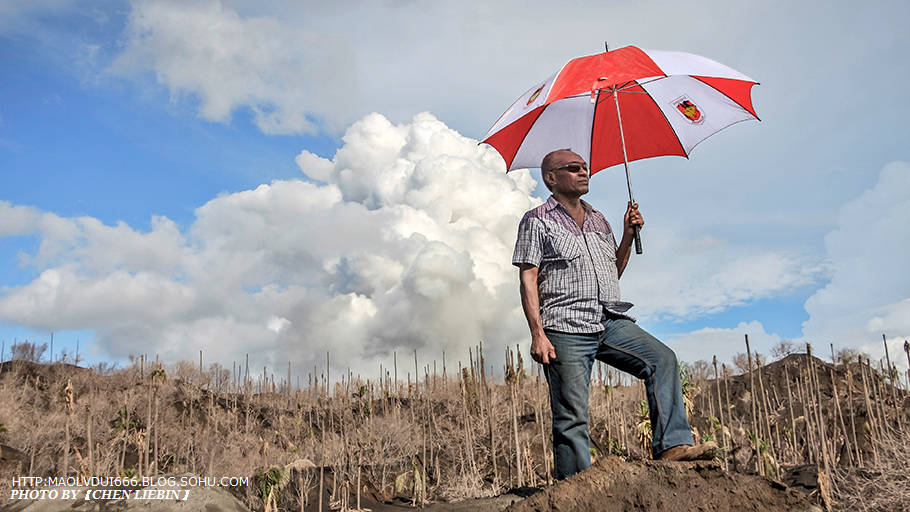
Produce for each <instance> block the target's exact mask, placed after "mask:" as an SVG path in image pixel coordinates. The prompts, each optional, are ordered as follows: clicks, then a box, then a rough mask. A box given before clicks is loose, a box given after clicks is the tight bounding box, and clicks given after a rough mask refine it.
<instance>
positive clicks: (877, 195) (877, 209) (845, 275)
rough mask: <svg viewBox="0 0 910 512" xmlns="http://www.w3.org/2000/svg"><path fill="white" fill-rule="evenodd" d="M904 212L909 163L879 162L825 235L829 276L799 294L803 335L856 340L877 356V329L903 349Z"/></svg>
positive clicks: (907, 332)
mask: <svg viewBox="0 0 910 512" xmlns="http://www.w3.org/2000/svg"><path fill="white" fill-rule="evenodd" d="M907 219H910V164H908V163H907V162H894V163H891V164H888V165H886V166H885V167H884V168H882V170H881V172H880V173H879V176H878V181H877V183H876V184H875V185H874V186H873V187H872V188H870V189H868V190H866V191H864V192H863V193H862V194H860V195H859V197H857V198H856V199H854V200H852V201H850V202H848V203H846V204H845V205H844V206H843V207H842V208H841V209H840V212H839V214H838V224H837V229H835V230H834V231H832V232H830V233H828V235H827V236H826V237H825V248H826V250H827V256H828V259H829V260H830V267H831V268H832V276H831V280H830V282H828V284H827V285H826V286H825V287H824V288H821V289H820V290H818V292H816V293H815V294H814V295H813V296H812V297H810V298H809V299H808V300H807V301H806V305H805V307H806V311H808V313H809V319H808V320H806V322H805V323H804V324H803V336H804V337H805V338H806V339H808V340H810V341H812V340H815V341H819V342H823V343H826V344H827V343H829V342H833V343H834V344H835V345H836V346H858V345H864V346H865V347H866V348H868V350H869V353H870V355H872V356H873V357H878V356H884V349H883V347H882V343H881V341H880V340H881V335H882V334H885V335H886V336H887V337H888V338H889V339H890V340H891V342H892V343H894V344H900V345H901V346H900V350H901V351H902V350H903V346H902V345H903V341H902V340H904V339H910V322H908V320H907V319H908V318H910V272H907V254H910V231H908V230H907ZM893 359H894V358H893V357H892V360H893ZM902 364H903V365H904V367H906V361H904V362H903V363H902Z"/></svg>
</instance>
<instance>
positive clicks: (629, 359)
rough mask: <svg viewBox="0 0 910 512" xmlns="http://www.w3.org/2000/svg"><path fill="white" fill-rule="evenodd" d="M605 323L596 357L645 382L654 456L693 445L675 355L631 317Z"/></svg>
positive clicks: (611, 319) (608, 320) (610, 319)
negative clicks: (675, 447)
mask: <svg viewBox="0 0 910 512" xmlns="http://www.w3.org/2000/svg"><path fill="white" fill-rule="evenodd" d="M604 326H605V327H606V330H604V331H603V332H602V333H601V336H600V346H599V348H598V350H597V359H599V360H601V361H603V362H605V363H607V364H609V365H610V366H613V367H616V368H618V369H620V370H622V371H624V372H626V373H630V374H632V375H634V376H636V377H638V378H639V379H643V380H644V381H645V391H646V393H647V397H648V412H649V416H650V418H651V432H652V437H651V440H652V443H651V450H652V453H653V455H654V456H655V457H657V455H659V454H660V453H662V452H664V451H665V450H667V449H669V448H672V447H674V446H679V445H684V444H692V431H691V429H690V428H689V422H688V420H686V406H685V404H684V403H683V396H682V382H681V381H680V378H679V368H678V363H677V360H676V354H674V353H673V351H672V350H671V349H670V348H669V347H667V346H666V345H664V344H663V343H661V342H660V341H658V340H657V338H655V337H654V336H651V335H650V334H648V333H647V332H646V331H645V330H644V329H642V328H641V327H639V326H638V325H636V324H635V322H632V321H631V320H627V319H625V318H608V319H607V320H606V321H605V322H604Z"/></svg>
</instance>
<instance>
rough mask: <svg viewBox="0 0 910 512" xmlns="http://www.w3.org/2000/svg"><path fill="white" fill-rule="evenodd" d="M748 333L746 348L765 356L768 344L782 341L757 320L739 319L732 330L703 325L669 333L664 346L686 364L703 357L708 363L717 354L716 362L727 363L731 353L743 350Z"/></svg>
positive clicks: (771, 345) (767, 351)
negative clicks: (681, 331)
mask: <svg viewBox="0 0 910 512" xmlns="http://www.w3.org/2000/svg"><path fill="white" fill-rule="evenodd" d="M746 334H748V335H749V347H750V348H751V349H752V352H753V353H759V354H764V355H768V354H769V353H770V352H771V347H773V346H774V345H776V344H777V343H780V342H781V341H782V339H781V337H780V336H778V335H777V334H774V333H767V332H765V327H764V326H763V325H762V323H761V322H759V321H757V320H753V321H751V322H740V323H739V325H737V326H736V327H734V328H732V329H720V328H714V327H705V328H703V329H698V330H696V331H692V332H688V333H679V334H672V335H670V336H668V337H667V339H666V343H667V346H669V347H670V348H672V349H673V350H674V351H675V352H676V356H677V357H678V358H679V360H680V361H686V362H689V363H692V362H695V361H698V360H705V361H708V362H710V361H711V359H712V357H713V356H717V365H718V368H720V365H721V363H726V364H727V366H728V367H729V366H730V361H732V359H733V356H735V355H736V354H739V353H745V352H746V341H745V336H744V335H746Z"/></svg>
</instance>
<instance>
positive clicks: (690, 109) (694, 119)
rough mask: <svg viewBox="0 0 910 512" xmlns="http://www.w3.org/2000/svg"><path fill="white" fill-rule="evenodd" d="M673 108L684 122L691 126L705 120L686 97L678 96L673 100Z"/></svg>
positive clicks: (696, 107)
mask: <svg viewBox="0 0 910 512" xmlns="http://www.w3.org/2000/svg"><path fill="white" fill-rule="evenodd" d="M673 106H675V107H676V110H677V111H678V112H679V113H680V114H682V116H683V117H684V118H686V121H689V122H690V123H692V124H701V123H702V122H703V121H704V120H705V115H704V114H703V113H702V111H701V110H699V108H698V106H697V105H696V104H695V103H693V102H692V100H690V99H689V98H688V97H686V96H680V97H679V98H676V99H675V100H673Z"/></svg>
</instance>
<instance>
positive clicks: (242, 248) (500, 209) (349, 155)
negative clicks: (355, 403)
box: [0, 114, 540, 376]
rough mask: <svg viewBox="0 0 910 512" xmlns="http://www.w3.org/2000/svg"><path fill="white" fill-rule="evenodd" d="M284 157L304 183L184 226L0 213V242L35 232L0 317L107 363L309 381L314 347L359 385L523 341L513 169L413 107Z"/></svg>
mask: <svg viewBox="0 0 910 512" xmlns="http://www.w3.org/2000/svg"><path fill="white" fill-rule="evenodd" d="M297 163H298V164H299V165H300V168H301V170H302V171H303V172H304V173H305V174H306V175H307V176H308V177H310V178H311V179H312V181H305V180H290V181H276V182H273V183H271V184H269V185H261V186H259V187H258V188H256V189H255V190H247V191H243V192H238V193H234V194H230V195H224V196H221V197H218V198H216V199H213V200H211V201H209V202H208V203H206V204H205V205H203V206H201V207H200V208H198V209H197V210H196V220H195V222H194V223H193V224H192V226H191V227H190V228H189V229H188V230H187V232H186V233H181V232H180V231H179V230H178V228H177V227H176V226H175V225H174V223H173V222H171V221H170V220H168V219H166V218H156V219H154V221H153V223H152V228H151V230H150V231H149V232H145V233H141V232H137V231H135V230H133V229H132V228H130V227H129V226H126V225H124V224H118V225H116V226H105V225H103V224H102V223H100V222H99V221H97V220H96V219H93V218H73V219H65V218H61V217H58V216H56V215H54V214H52V213H46V212H41V211H38V210H35V209H33V208H29V207H22V206H13V205H10V204H8V203H6V204H4V203H0V210H2V214H0V219H3V220H0V236H3V235H17V234H24V233H29V232H38V233H40V234H41V235H42V245H41V248H40V250H39V251H38V253H37V254H35V255H32V256H27V257H25V258H26V263H27V264H31V265H34V266H36V267H38V268H39V269H41V270H42V272H41V274H40V276H39V277H38V278H37V279H35V280H34V281H33V282H31V283H29V284H27V285H25V286H22V287H19V288H7V289H5V290H3V292H4V294H3V295H2V296H0V318H3V319H7V320H10V321H13V322H16V323H19V324H22V325H28V326H32V327H36V328H41V329H49V330H50V329H57V330H59V329H63V328H68V329H94V330H95V331H96V333H97V336H98V341H99V342H100V343H101V345H102V347H103V348H104V349H105V350H106V351H107V352H108V353H109V354H111V355H113V356H121V357H122V356H124V355H126V354H131V353H132V354H138V353H148V354H153V353H159V354H160V355H161V356H162V357H164V358H165V359H171V360H173V359H175V358H185V359H193V358H194V354H197V351H198V350H199V349H203V350H204V351H205V352H206V354H209V355H207V356H206V358H207V359H209V360H215V359H217V360H221V361H222V362H224V361H226V362H227V364H230V361H231V360H238V361H239V360H241V359H242V358H243V355H244V354H245V353H250V354H251V357H252V358H253V359H254V360H259V362H260V363H261V364H269V365H275V366H276V367H277V368H281V367H282V366H283V365H284V364H286V361H292V362H293V364H294V365H295V366H296V367H297V368H298V369H301V370H304V369H305V368H307V367H309V368H312V365H313V364H315V363H316V362H319V363H318V364H319V367H320V371H321V368H322V361H324V359H325V354H326V351H330V352H331V353H332V354H333V355H332V358H333V359H334V360H335V361H336V362H337V364H338V367H337V368H336V371H337V370H339V369H340V370H344V369H346V368H347V367H350V368H352V370H355V371H360V372H370V374H372V373H375V372H378V364H379V362H384V363H386V365H387V366H388V363H390V362H391V353H392V351H394V350H397V351H398V353H399V357H404V358H405V360H407V358H409V357H411V353H412V351H413V350H414V349H417V350H418V354H419V356H420V357H421V359H423V360H427V359H429V358H436V359H439V358H440V357H441V353H442V351H443V350H445V351H446V352H447V355H448V356H447V357H450V358H454V357H456V356H457V357H461V358H464V357H465V356H466V354H467V348H468V347H469V346H473V345H475V344H477V343H478V341H480V340H484V341H485V342H486V343H487V345H488V346H490V347H491V350H492V349H493V347H499V348H501V347H503V346H504V345H505V344H506V343H510V344H511V343H516V342H520V341H522V340H523V339H524V338H526V337H527V336H526V334H525V333H526V331H527V327H526V326H525V325H524V320H523V317H522V315H521V313H520V305H519V302H518V300H517V296H518V294H517V272H516V271H515V270H514V268H513V267H512V266H511V264H510V258H511V252H512V246H513V244H514V240H515V232H516V227H517V224H518V221H519V219H520V217H521V215H522V214H523V213H524V212H525V211H526V210H528V209H529V208H532V207H533V206H535V205H536V204H539V202H540V199H539V198H535V197H533V196H532V190H533V188H534V186H535V182H534V180H533V179H532V178H531V177H530V175H529V173H527V172H515V173H510V174H508V175H506V174H505V173H504V172H503V168H502V162H501V159H499V156H498V155H497V154H496V153H495V152H494V151H492V150H491V149H490V148H488V147H486V146H478V145H477V142H476V141H474V140H471V139H468V138H465V137H462V136H461V135H459V134H458V133H456V132H454V131H452V130H450V129H448V128H447V127H446V126H445V125H443V124H442V123H441V122H440V121H438V120H437V119H436V118H435V117H433V116H432V115H429V114H420V115H418V116H416V117H415V118H414V119H413V121H412V122H411V123H410V124H407V125H400V126H394V125H392V124H391V123H390V122H389V121H388V120H386V119H385V118H384V117H382V116H380V115H378V114H373V115H370V116H367V117H366V118H364V119H362V120H361V121H359V122H357V123H356V124H354V125H353V126H352V127H351V128H350V129H349V130H348V131H347V134H346V135H345V137H344V145H343V147H342V148H341V149H340V150H339V151H338V152H337V154H336V155H335V157H334V158H333V160H332V161H329V160H325V159H322V158H319V157H317V156H315V155H313V154H311V153H308V152H306V151H304V152H302V153H301V154H300V155H299V156H298V157H297ZM263 359H264V361H263ZM451 360H452V359H450V361H451ZM301 366H302V368H301ZM403 367H404V368H406V367H407V366H406V365H404V366H403ZM304 371H305V370H304ZM412 371H413V370H412ZM403 375H404V373H403V372H402V376H403Z"/></svg>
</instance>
